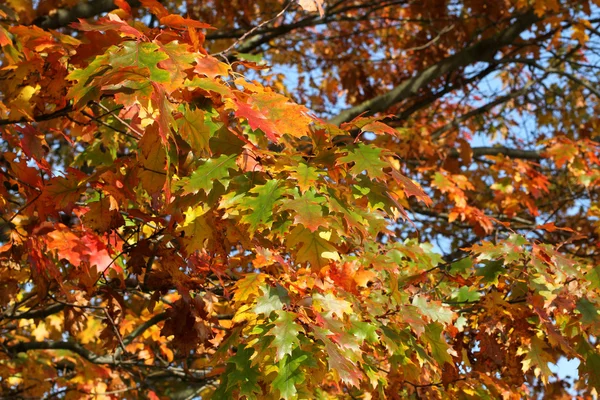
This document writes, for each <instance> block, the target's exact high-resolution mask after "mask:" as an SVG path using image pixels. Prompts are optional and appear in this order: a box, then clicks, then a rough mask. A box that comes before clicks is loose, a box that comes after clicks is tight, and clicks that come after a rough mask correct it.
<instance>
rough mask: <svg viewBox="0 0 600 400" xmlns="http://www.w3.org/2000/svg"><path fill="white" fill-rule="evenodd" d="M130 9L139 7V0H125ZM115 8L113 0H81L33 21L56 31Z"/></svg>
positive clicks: (41, 26)
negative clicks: (74, 4) (78, 20)
mask: <svg viewBox="0 0 600 400" xmlns="http://www.w3.org/2000/svg"><path fill="white" fill-rule="evenodd" d="M127 3H129V5H130V6H131V7H139V5H140V2H139V0H127ZM115 8H117V6H116V5H115V2H114V1H113V0H81V1H80V2H79V4H77V5H76V6H74V7H72V8H59V9H58V10H56V11H55V12H54V13H53V14H50V15H44V16H41V17H39V18H37V19H35V20H34V21H33V25H37V26H39V27H40V28H44V29H58V28H61V27H64V26H67V25H69V24H70V23H71V22H75V21H77V19H79V18H91V17H95V16H96V15H100V14H102V13H105V12H109V11H112V10H114V9H115Z"/></svg>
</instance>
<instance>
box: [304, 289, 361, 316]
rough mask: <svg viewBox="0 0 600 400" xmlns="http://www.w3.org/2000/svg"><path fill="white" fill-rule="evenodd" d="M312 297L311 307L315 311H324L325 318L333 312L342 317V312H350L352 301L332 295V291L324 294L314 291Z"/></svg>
mask: <svg viewBox="0 0 600 400" xmlns="http://www.w3.org/2000/svg"><path fill="white" fill-rule="evenodd" d="M312 298H313V307H314V308H315V309H316V310H317V311H320V312H323V313H325V317H327V318H332V317H333V314H335V315H337V317H338V318H340V319H342V318H343V317H344V314H351V313H352V303H350V302H348V301H346V300H344V299H340V298H338V297H336V296H334V295H333V293H330V292H327V293H326V294H325V295H322V294H321V293H315V294H313V296H312Z"/></svg>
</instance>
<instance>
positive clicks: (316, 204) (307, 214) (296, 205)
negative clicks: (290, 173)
mask: <svg viewBox="0 0 600 400" xmlns="http://www.w3.org/2000/svg"><path fill="white" fill-rule="evenodd" d="M293 194H294V197H295V198H294V199H292V200H284V201H282V204H283V209H284V210H293V211H294V212H293V213H292V215H293V216H294V224H302V225H304V227H306V228H308V229H310V231H311V232H314V231H316V230H317V229H319V227H324V228H326V227H327V221H325V220H324V219H323V209H322V207H321V205H322V204H323V203H324V202H325V197H323V196H315V191H314V189H310V190H309V191H307V192H306V193H304V194H303V195H301V194H300V193H299V192H298V191H297V190H295V191H294V193H293Z"/></svg>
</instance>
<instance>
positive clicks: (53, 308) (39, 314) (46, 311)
mask: <svg viewBox="0 0 600 400" xmlns="http://www.w3.org/2000/svg"><path fill="white" fill-rule="evenodd" d="M64 309H65V305H64V304H60V303H56V304H52V305H50V306H48V307H46V308H43V309H41V310H27V311H24V312H22V313H18V314H15V315H0V321H2V320H3V319H6V320H13V319H37V318H46V317H47V316H49V315H53V314H57V313H59V312H61V311H62V310H64Z"/></svg>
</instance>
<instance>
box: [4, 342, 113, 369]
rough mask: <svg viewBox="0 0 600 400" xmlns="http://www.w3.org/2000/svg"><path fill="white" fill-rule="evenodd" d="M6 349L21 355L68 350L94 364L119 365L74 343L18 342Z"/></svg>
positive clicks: (106, 356)
mask: <svg viewBox="0 0 600 400" xmlns="http://www.w3.org/2000/svg"><path fill="white" fill-rule="evenodd" d="M6 347H7V349H8V350H9V351H11V352H14V353H23V352H27V351H29V350H69V351H72V352H73V353H76V354H78V355H79V356H81V357H83V358H85V359H86V360H88V361H89V362H92V363H94V364H111V365H117V364H121V363H120V362H119V361H117V360H115V359H114V358H113V356H112V355H105V356H101V355H98V354H96V353H94V352H92V351H90V350H88V349H86V348H85V347H83V346H82V345H80V344H79V343H75V342H67V341H60V342H20V343H17V344H16V345H14V346H6Z"/></svg>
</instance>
